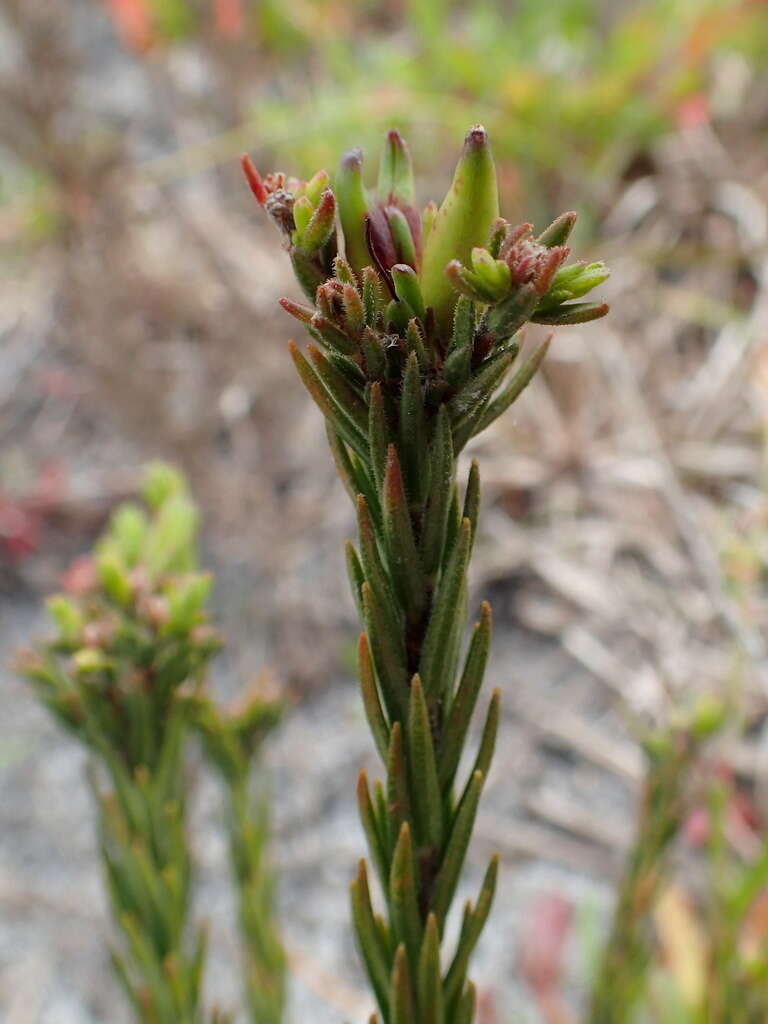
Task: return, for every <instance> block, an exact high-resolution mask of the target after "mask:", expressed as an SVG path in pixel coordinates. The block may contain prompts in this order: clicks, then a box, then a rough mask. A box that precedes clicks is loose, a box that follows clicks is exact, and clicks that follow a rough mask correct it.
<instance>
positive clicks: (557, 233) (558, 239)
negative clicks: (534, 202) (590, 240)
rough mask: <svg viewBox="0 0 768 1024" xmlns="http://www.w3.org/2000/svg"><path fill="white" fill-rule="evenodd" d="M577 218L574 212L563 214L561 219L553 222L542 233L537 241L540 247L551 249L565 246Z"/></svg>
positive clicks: (558, 218)
mask: <svg viewBox="0 0 768 1024" xmlns="http://www.w3.org/2000/svg"><path fill="white" fill-rule="evenodd" d="M576 216H577V215H576V214H575V213H574V212H573V211H569V212H568V213H561V214H560V216H559V217H556V218H555V219H554V220H553V221H552V223H551V224H550V225H549V227H548V228H545V229H544V230H543V231H542V232H541V234H540V235H539V237H538V238H537V239H536V241H537V242H538V243H539V245H546V246H547V248H549V249H551V248H552V247H553V246H555V245H565V243H566V242H567V241H568V236H569V235H570V233H571V231H573V226H574V224H575V223H576Z"/></svg>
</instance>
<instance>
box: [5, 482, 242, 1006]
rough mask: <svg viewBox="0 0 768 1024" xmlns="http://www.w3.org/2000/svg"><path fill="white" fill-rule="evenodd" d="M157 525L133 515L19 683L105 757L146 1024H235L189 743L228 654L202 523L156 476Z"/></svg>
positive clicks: (119, 900) (123, 517) (78, 586)
mask: <svg viewBox="0 0 768 1024" xmlns="http://www.w3.org/2000/svg"><path fill="white" fill-rule="evenodd" d="M144 493H145V499H146V504H147V506H148V508H149V513H148V514H147V512H146V511H145V510H144V509H143V508H141V507H139V506H138V505H133V504H126V505H123V506H121V507H120V508H119V509H118V510H117V511H116V513H115V515H114V517H113V519H112V522H111V524H110V527H109V529H108V531H107V533H106V534H105V535H104V537H103V538H102V539H101V541H100V542H99V544H98V546H97V549H96V553H95V557H94V558H93V559H92V561H91V562H89V563H87V564H86V565H85V567H84V569H82V570H81V571H80V572H79V578H78V579H75V580H74V582H73V585H72V588H71V592H70V593H69V594H67V595H58V596H56V597H53V598H51V600H50V602H49V609H50V611H51V615H52V618H53V620H54V623H55V625H56V636H55V637H54V639H53V640H52V641H50V642H49V643H47V644H44V645H41V646H40V647H39V648H38V649H36V650H30V651H27V652H25V653H24V654H23V655H22V656H21V658H20V660H19V670H20V671H21V673H22V674H23V675H24V676H25V678H26V679H27V680H29V681H30V683H31V684H32V685H33V686H34V688H35V690H36V692H37V694H38V696H39V697H40V699H41V701H42V702H43V703H44V704H45V705H46V706H47V707H48V708H49V710H50V711H51V712H52V713H53V715H54V716H55V717H56V718H57V719H58V720H59V722H61V723H62V724H63V725H65V726H66V727H67V728H68V729H69V730H70V731H71V732H72V733H74V735H75V736H76V737H77V738H78V739H79V740H80V741H81V742H82V743H83V744H84V746H85V747H86V748H87V749H88V751H89V753H90V754H91V758H92V760H91V772H90V776H91V782H92V788H93V791H94V795H95V797H96V802H97V808H98V823H99V845H100V852H101V857H102V862H103V866H104V872H105V876H106V882H107V889H108V892H109V898H110V902H111V905H112V910H113V916H114V920H115V923H116V925H117V928H118V930H119V933H120V937H121V940H122V941H121V943H120V948H118V949H115V950H114V951H113V952H112V963H113V966H114V968H115V971H116V974H117V977H118V979H119V980H120V982H121V983H122V986H123V989H124V992H125V994H126V996H127V998H128V1000H129V1002H130V1005H131V1007H132V1010H133V1012H134V1014H135V1019H136V1020H138V1021H142V1022H143V1024H201V1022H202V1021H204V1020H210V1021H211V1022H212V1024H224V1022H225V1020H227V1019H228V1018H226V1017H225V1016H224V1015H223V1014H220V1013H218V1012H216V1011H214V1012H213V1013H212V1014H210V1015H207V1014H205V1012H204V1009H203V1006H202V998H201V995H202V988H201V985H202V975H203V967H204V963H205V952H206V940H205V931H204V929H203V928H199V927H196V926H194V925H193V923H192V921H191V915H190V910H191V881H192V865H191V857H190V851H189V842H188V836H187V822H186V790H187V785H186V783H187V778H186V772H185V763H184V762H185V757H184V754H185V734H186V731H187V728H188V725H189V699H190V697H191V696H192V695H193V694H194V693H195V692H196V691H198V689H199V688H200V687H201V685H202V683H203V676H204V673H205V669H206V667H207V665H208V662H209V661H210V658H211V656H212V655H213V654H214V652H215V651H216V650H217V649H218V647H219V641H218V638H217V636H216V634H215V633H214V632H213V630H212V629H211V628H210V626H209V625H208V618H207V613H206V610H205V601H206V598H207V594H208V590H209V587H210V578H209V577H208V576H206V575H203V574H201V573H199V572H197V571H196V534H197V518H198V517H197V511H196V509H195V507H194V505H193V503H192V500H191V498H190V496H189V494H188V493H187V490H186V486H185V484H184V481H183V480H182V479H181V477H180V476H179V475H178V474H177V473H176V472H175V471H174V470H172V469H170V467H166V466H155V467H153V468H152V469H151V470H150V471H149V473H148V476H147V481H146V485H145V491H144Z"/></svg>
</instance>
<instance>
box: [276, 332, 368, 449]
mask: <svg viewBox="0 0 768 1024" xmlns="http://www.w3.org/2000/svg"><path fill="white" fill-rule="evenodd" d="M288 348H289V351H290V353H291V358H292V359H293V362H294V365H295V366H296V369H297V371H298V374H299V376H300V377H301V380H302V383H303V384H304V387H305V388H306V389H307V391H308V392H309V393H310V395H311V396H312V398H313V399H314V402H315V404H316V405H317V407H318V408H319V410H320V412H321V413H322V414H323V416H324V417H325V418H326V420H327V421H328V422H329V423H330V425H331V427H332V428H333V430H334V431H335V432H336V433H337V434H338V435H339V436H340V437H341V439H342V440H343V441H346V443H347V444H348V445H349V446H350V448H351V449H352V450H353V451H354V452H357V454H358V455H360V456H361V457H363V458H364V457H366V456H367V454H368V442H367V440H366V438H365V437H364V436H363V435H361V434H360V431H359V430H358V429H357V428H356V427H355V425H354V424H353V423H351V422H350V420H349V418H348V417H347V416H345V415H343V413H342V412H341V410H340V409H339V407H338V406H337V405H336V403H335V402H334V401H333V400H332V398H331V396H330V395H329V394H328V392H327V391H326V389H325V387H324V386H323V383H322V381H321V380H320V378H319V377H318V376H317V374H316V373H315V371H314V370H313V369H312V367H311V366H310V365H309V363H308V362H307V360H306V359H305V358H304V356H303V355H302V354H301V352H299V350H298V348H297V347H296V346H295V345H294V344H293V342H289V344H288Z"/></svg>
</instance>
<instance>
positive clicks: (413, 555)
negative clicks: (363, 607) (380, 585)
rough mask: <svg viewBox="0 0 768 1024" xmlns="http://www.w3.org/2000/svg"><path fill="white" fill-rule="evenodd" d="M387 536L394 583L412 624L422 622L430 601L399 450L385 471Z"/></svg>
mask: <svg viewBox="0 0 768 1024" xmlns="http://www.w3.org/2000/svg"><path fill="white" fill-rule="evenodd" d="M383 492H384V501H383V504H384V535H385V537H386V542H387V551H388V554H389V565H390V571H391V573H392V580H393V582H394V584H395V588H396V590H397V593H398V596H399V597H400V600H401V601H402V603H403V606H404V607H405V610H406V613H407V616H408V619H409V621H411V622H416V621H418V619H419V617H420V615H421V613H422V611H423V609H424V604H425V601H426V585H425V580H424V573H423V572H422V569H421V562H420V560H419V553H418V549H417V547H416V541H415V538H414V535H413V526H412V523H411V516H410V512H409V509H408V500H407V497H406V494H405V487H404V484H403V476H402V472H401V469H400V460H399V458H398V455H397V449H396V448H395V446H394V445H393V444H391V445H390V446H389V448H388V450H387V464H386V469H385V471H384V486H383Z"/></svg>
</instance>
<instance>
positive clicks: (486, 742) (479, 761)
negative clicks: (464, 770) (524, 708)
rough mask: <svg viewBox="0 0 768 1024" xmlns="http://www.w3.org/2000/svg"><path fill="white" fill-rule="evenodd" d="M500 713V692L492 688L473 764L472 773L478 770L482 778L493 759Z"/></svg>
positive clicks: (484, 776)
mask: <svg viewBox="0 0 768 1024" xmlns="http://www.w3.org/2000/svg"><path fill="white" fill-rule="evenodd" d="M500 714H501V693H500V692H499V691H498V690H494V691H493V693H492V695H491V701H490V704H489V705H488V714H487V715H486V719H485V725H484V726H483V734H482V736H481V737H480V746H479V747H478V751H477V757H476V758H475V764H474V768H473V769H472V770H473V773H474V772H480V774H481V775H482V776H483V778H484V779H486V778H487V777H488V769H489V768H490V767H491V761H492V760H493V751H494V749H495V747H496V734H497V733H498V731H499V716H500Z"/></svg>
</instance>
